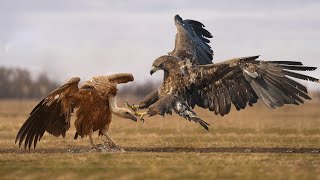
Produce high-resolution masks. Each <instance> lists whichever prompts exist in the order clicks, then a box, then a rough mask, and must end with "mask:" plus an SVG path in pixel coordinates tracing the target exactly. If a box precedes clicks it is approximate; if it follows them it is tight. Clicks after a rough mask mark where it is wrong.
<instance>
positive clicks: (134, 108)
mask: <svg viewBox="0 0 320 180" xmlns="http://www.w3.org/2000/svg"><path fill="white" fill-rule="evenodd" d="M126 106H127V107H128V108H130V109H131V110H132V111H134V112H136V111H138V110H139V105H134V104H132V105H130V104H129V103H128V102H126Z"/></svg>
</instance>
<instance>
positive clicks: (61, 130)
mask: <svg viewBox="0 0 320 180" xmlns="http://www.w3.org/2000/svg"><path fill="white" fill-rule="evenodd" d="M79 81H80V78H79V77H74V78H72V79H70V80H69V81H68V82H67V83H65V84H64V85H62V86H60V87H59V88H57V89H56V90H54V91H53V92H51V93H50V94H49V95H48V96H47V97H46V98H44V99H43V100H42V101H41V102H40V103H39V104H38V105H37V106H36V107H35V108H34V109H33V110H32V112H31V113H30V116H29V118H28V119H27V120H26V122H25V123H24V124H23V125H22V127H21V128H20V130H19V132H18V134H17V137H16V142H18V141H19V147H20V146H21V145H22V143H23V141H24V148H27V147H28V148H29V149H30V148H31V146H32V143H33V145H34V148H35V147H36V145H37V142H38V141H40V139H41V137H42V136H43V134H44V132H45V131H47V132H48V133H49V134H52V135H54V136H57V137H58V136H61V135H62V137H65V135H66V131H68V129H69V128H70V118H71V114H72V112H73V111H74V109H75V108H78V110H77V111H76V117H77V118H76V120H75V123H74V125H75V127H76V130H77V132H76V134H75V136H74V139H77V137H78V136H81V137H82V138H83V137H85V136H89V138H90V143H91V145H92V146H93V147H94V148H95V149H96V150H97V151H100V150H101V149H100V148H98V147H97V146H96V145H95V144H94V142H93V140H92V133H93V132H95V131H97V130H99V136H105V137H106V138H107V141H108V144H109V146H110V147H111V148H118V147H117V145H116V144H115V142H114V141H113V140H112V138H111V137H110V136H109V134H108V129H109V124H110V122H111V119H112V114H115V115H117V116H119V117H123V118H127V119H131V120H133V121H137V118H136V117H135V115H134V114H133V112H132V111H131V110H130V109H128V108H119V107H118V106H117V101H116V95H117V84H119V83H127V82H129V81H133V76H132V75H131V74H127V73H120V74H114V75H110V76H97V77H93V78H92V79H91V80H89V81H87V82H85V83H84V85H82V86H81V87H80V88H78V83H79Z"/></svg>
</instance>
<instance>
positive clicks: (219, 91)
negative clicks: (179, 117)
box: [187, 56, 319, 116]
mask: <svg viewBox="0 0 320 180" xmlns="http://www.w3.org/2000/svg"><path fill="white" fill-rule="evenodd" d="M257 58H258V56H252V57H244V58H236V59H232V60H229V61H225V62H221V63H218V64H213V65H200V66H196V67H194V73H195V74H196V75H195V76H196V78H195V84H194V85H193V86H192V89H196V90H197V91H196V92H193V93H191V95H187V96H188V98H187V100H188V103H189V104H190V106H192V107H194V105H198V106H200V107H203V108H209V110H211V111H215V113H216V114H220V115H222V116H223V115H225V114H227V113H229V112H230V109H231V103H232V104H234V106H235V107H236V109H237V110H240V109H244V108H245V107H246V105H247V104H248V105H250V106H252V105H253V104H254V103H256V102H257V100H258V99H261V100H262V101H263V102H264V104H265V105H266V106H267V107H269V108H276V107H280V106H283V105H284V104H296V105H298V104H300V103H303V102H304V101H303V99H311V98H310V97H309V96H308V91H307V88H306V87H305V86H303V85H302V84H300V83H299V82H297V81H295V80H293V79H292V78H291V77H294V78H297V79H301V80H309V81H313V82H319V79H317V78H314V77H310V76H307V75H303V74H300V73H296V72H292V71H291V70H295V71H313V70H315V69H316V67H308V66H303V65H302V63H301V62H295V61H259V60H256V59H257Z"/></svg>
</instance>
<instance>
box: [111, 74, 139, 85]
mask: <svg viewBox="0 0 320 180" xmlns="http://www.w3.org/2000/svg"><path fill="white" fill-rule="evenodd" d="M108 79H109V81H110V82H113V83H116V84H120V83H127V82H129V81H133V80H134V78H133V75H132V74H129V73H118V74H112V75H110V76H108Z"/></svg>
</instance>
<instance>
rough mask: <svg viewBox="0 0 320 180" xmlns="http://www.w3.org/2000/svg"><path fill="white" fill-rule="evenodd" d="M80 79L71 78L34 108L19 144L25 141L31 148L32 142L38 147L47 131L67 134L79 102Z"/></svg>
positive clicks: (17, 138)
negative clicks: (72, 115)
mask: <svg viewBox="0 0 320 180" xmlns="http://www.w3.org/2000/svg"><path fill="white" fill-rule="evenodd" d="M79 81H80V78H78V77H75V78H72V79H70V80H69V81H68V82H67V83H66V84H64V85H62V86H60V87H59V88H57V89H56V90H54V91H53V92H51V93H50V94H49V95H48V96H47V97H46V98H44V99H43V100H42V101H41V102H40V103H39V104H38V105H37V106H36V107H35V108H34V109H33V110H32V112H31V113H30V116H29V118H28V119H27V120H26V122H25V123H24V124H23V125H22V127H21V128H20V130H19V132H18V134H17V137H16V142H17V141H19V146H21V144H22V143H23V141H24V148H27V147H28V148H29V149H30V148H31V145H32V143H33V144H34V147H36V145H37V142H38V141H40V139H41V137H42V136H43V134H44V132H45V131H47V132H48V133H50V134H52V135H54V136H60V135H62V136H63V137H64V136H65V133H66V131H67V130H68V129H69V128H70V117H71V113H72V112H73V109H74V108H75V106H77V103H78V102H77V99H78V98H77V96H78V92H79V88H78V83H79Z"/></svg>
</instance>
